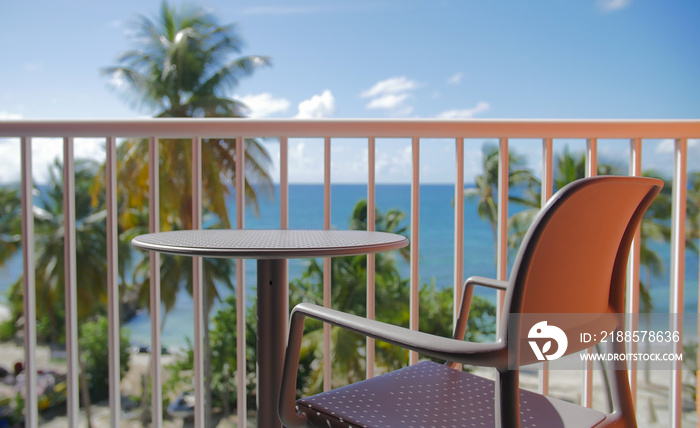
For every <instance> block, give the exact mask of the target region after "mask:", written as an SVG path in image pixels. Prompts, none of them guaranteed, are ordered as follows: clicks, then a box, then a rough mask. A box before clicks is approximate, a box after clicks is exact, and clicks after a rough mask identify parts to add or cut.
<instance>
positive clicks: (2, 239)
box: [0, 186, 22, 268]
mask: <svg viewBox="0 0 700 428" xmlns="http://www.w3.org/2000/svg"><path fill="white" fill-rule="evenodd" d="M21 218H22V216H21V215H20V197H19V190H18V189H17V188H12V187H7V186H4V187H0V268H3V267H4V265H5V262H6V261H7V260H8V259H9V258H10V257H12V255H14V254H15V253H16V252H17V250H19V245H20V241H21V239H20V234H21V224H20V223H21Z"/></svg>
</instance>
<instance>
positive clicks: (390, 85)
mask: <svg viewBox="0 0 700 428" xmlns="http://www.w3.org/2000/svg"><path fill="white" fill-rule="evenodd" d="M417 87H418V84H417V83H416V82H415V81H413V80H409V79H407V78H406V77H404V76H400V77H392V78H389V79H386V80H382V81H379V82H377V83H375V85H374V86H372V87H371V88H370V89H368V90H366V91H365V92H363V93H362V97H364V98H369V97H376V96H378V95H380V96H381V95H385V94H396V93H399V92H406V91H410V90H412V89H415V88H417Z"/></svg>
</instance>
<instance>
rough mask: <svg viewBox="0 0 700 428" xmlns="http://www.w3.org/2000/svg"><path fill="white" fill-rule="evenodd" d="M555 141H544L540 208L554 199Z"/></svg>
mask: <svg viewBox="0 0 700 428" xmlns="http://www.w3.org/2000/svg"><path fill="white" fill-rule="evenodd" d="M552 150H553V140H552V138H544V139H542V187H541V189H540V192H541V194H542V199H541V200H540V207H541V208H544V206H545V204H547V201H548V200H549V198H551V197H552V192H553V182H554V167H553V163H554V161H553V157H554V156H553V154H554V153H553V151H552ZM539 393H540V394H545V395H547V394H549V361H545V362H543V363H542V370H540V371H539Z"/></svg>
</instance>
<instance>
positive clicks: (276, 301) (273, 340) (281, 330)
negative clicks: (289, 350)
mask: <svg viewBox="0 0 700 428" xmlns="http://www.w3.org/2000/svg"><path fill="white" fill-rule="evenodd" d="M257 293H258V329H257V330H258V365H257V374H258V377H257V379H258V394H257V399H258V418H257V419H258V427H261V428H268V427H276V428H277V427H281V426H282V424H281V422H280V420H279V417H278V416H277V407H278V405H277V403H278V400H279V391H280V382H281V379H282V360H283V358H282V357H281V356H280V352H282V354H284V349H286V347H287V320H288V318H289V284H288V283H287V261H286V260H258V290H257Z"/></svg>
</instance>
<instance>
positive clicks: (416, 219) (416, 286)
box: [408, 137, 420, 364]
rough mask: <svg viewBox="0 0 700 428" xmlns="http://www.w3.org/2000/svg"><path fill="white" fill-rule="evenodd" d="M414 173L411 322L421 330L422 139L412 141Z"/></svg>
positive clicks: (411, 354)
mask: <svg viewBox="0 0 700 428" xmlns="http://www.w3.org/2000/svg"><path fill="white" fill-rule="evenodd" d="M411 153H412V156H413V173H412V175H411V177H412V178H411V277H410V286H411V289H410V298H409V322H410V326H411V329H412V330H418V329H419V320H418V311H419V304H420V296H419V293H418V291H419V290H420V271H419V269H418V262H419V260H420V251H419V250H420V248H419V242H420V138H418V137H414V138H413V140H412V151H411ZM408 357H409V358H408V362H409V364H416V363H417V362H418V353H417V352H415V351H410V352H409V353H408Z"/></svg>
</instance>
